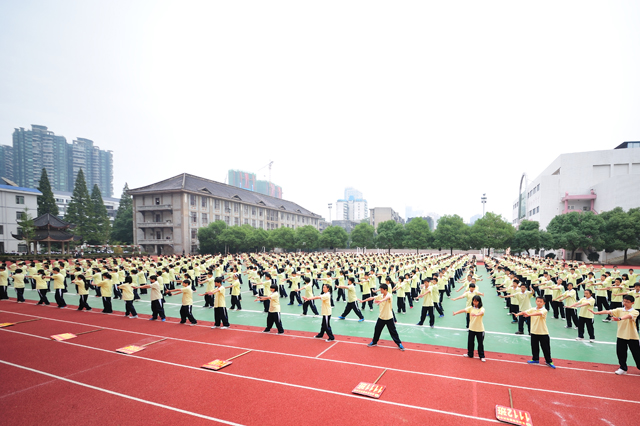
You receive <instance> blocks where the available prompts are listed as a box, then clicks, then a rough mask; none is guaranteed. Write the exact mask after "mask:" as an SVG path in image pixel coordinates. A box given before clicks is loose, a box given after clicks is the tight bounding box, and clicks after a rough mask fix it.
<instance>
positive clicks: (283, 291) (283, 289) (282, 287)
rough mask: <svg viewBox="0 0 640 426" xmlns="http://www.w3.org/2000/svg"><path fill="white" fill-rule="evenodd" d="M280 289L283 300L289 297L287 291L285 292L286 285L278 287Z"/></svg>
mask: <svg viewBox="0 0 640 426" xmlns="http://www.w3.org/2000/svg"><path fill="white" fill-rule="evenodd" d="M278 289H279V290H280V297H282V298H285V297H287V290H285V288H284V285H282V284H280V285H279V286H278Z"/></svg>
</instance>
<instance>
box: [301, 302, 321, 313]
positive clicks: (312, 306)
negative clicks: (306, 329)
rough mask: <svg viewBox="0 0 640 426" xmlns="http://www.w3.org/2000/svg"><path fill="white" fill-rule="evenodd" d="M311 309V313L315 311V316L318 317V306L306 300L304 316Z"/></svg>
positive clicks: (303, 307)
mask: <svg viewBox="0 0 640 426" xmlns="http://www.w3.org/2000/svg"><path fill="white" fill-rule="evenodd" d="M309 307H311V311H313V314H314V315H318V309H317V308H316V304H315V303H313V300H306V301H305V302H304V303H303V304H302V314H303V315H307V310H308V309H309Z"/></svg>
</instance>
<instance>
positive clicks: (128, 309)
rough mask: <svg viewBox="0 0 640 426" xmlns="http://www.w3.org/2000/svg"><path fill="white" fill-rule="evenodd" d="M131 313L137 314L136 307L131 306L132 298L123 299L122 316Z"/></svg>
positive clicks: (133, 315)
mask: <svg viewBox="0 0 640 426" xmlns="http://www.w3.org/2000/svg"><path fill="white" fill-rule="evenodd" d="M129 314H131V316H132V317H135V316H138V313H137V312H136V308H134V307H133V300H125V301H124V316H125V317H128V316H129Z"/></svg>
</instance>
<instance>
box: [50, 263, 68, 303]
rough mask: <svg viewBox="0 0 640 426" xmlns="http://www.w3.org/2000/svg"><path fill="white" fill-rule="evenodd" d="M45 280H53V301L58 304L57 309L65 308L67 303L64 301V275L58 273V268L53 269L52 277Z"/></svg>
mask: <svg viewBox="0 0 640 426" xmlns="http://www.w3.org/2000/svg"><path fill="white" fill-rule="evenodd" d="M47 279H50V280H53V290H54V291H55V299H56V303H57V304H58V308H60V309H64V308H66V307H67V303H66V302H65V301H64V275H62V274H61V273H60V268H58V267H55V268H53V275H51V276H50V277H47Z"/></svg>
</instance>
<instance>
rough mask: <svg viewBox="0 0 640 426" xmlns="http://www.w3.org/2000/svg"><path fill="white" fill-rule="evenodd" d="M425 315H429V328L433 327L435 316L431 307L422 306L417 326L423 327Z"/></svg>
mask: <svg viewBox="0 0 640 426" xmlns="http://www.w3.org/2000/svg"><path fill="white" fill-rule="evenodd" d="M427 315H429V326H431V327H433V325H434V324H435V322H436V318H435V315H433V306H423V307H422V312H420V322H419V323H418V325H423V324H424V320H426V319H427Z"/></svg>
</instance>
